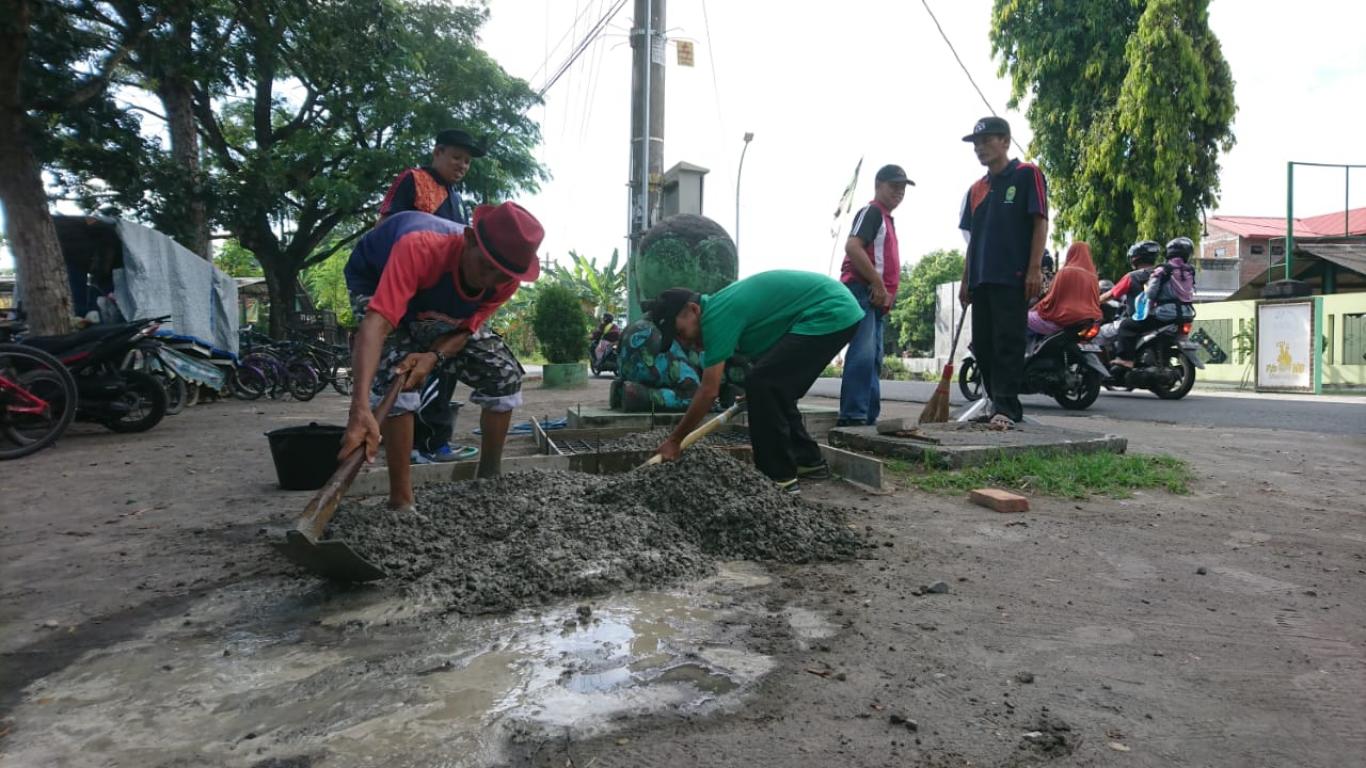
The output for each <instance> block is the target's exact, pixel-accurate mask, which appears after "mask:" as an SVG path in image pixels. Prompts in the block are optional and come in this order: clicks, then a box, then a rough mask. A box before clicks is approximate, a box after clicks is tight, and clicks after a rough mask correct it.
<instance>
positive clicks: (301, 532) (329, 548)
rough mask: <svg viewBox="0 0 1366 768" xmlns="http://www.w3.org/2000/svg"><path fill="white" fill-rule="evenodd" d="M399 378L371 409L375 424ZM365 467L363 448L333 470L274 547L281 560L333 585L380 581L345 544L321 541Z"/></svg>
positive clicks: (376, 572) (377, 572)
mask: <svg viewBox="0 0 1366 768" xmlns="http://www.w3.org/2000/svg"><path fill="white" fill-rule="evenodd" d="M403 380H404V377H403V376H395V377H394V383H393V385H391V386H390V387H389V391H388V392H386V393H384V399H383V400H380V401H379V405H377V406H375V410H374V416H375V421H377V422H383V421H384V417H385V416H388V415H389V409H390V408H391V407H393V405H394V401H395V400H397V399H398V393H399V392H400V391H401V390H402V389H403ZM364 463H365V446H364V445H359V446H357V447H356V450H354V451H352V452H351V454H350V455H348V456H347V457H346V458H345V459H344V460H343V461H342V463H341V465H340V466H338V467H337V471H336V472H333V473H332V477H330V478H328V481H327V484H326V485H324V486H323V487H322V488H320V489H318V492H317V493H315V494H313V498H311V499H309V500H308V506H306V507H304V513H303V514H302V515H300V516H299V519H298V520H295V521H294V527H293V528H291V529H289V531H287V532H286V533H285V540H284V541H283V542H278V543H276V544H275V548H276V549H278V550H279V551H280V552H281V553H282V554H284V556H285V557H287V558H289V559H290V560H291V561H293V562H294V563H295V564H296V565H301V566H303V567H304V568H307V569H308V570H310V571H312V572H314V573H316V574H318V575H319V576H322V577H324V578H328V579H332V580H334V581H374V580H375V579H382V578H384V575H385V574H384V571H382V570H380V569H379V567H378V566H376V565H375V564H374V563H371V562H370V561H369V560H366V559H365V558H363V557H361V556H360V554H358V553H357V552H356V551H355V550H354V549H352V548H351V547H350V545H348V544H347V543H346V542H344V541H341V540H340V539H323V538H322V535H323V530H324V529H325V528H327V524H328V522H329V521H331V520H332V514H333V513H334V512H336V511H337V504H339V503H340V502H341V498H342V495H343V494H345V493H346V489H347V488H350V487H351V481H352V480H355V479H356V475H357V474H358V473H359V472H360V467H361V464H364Z"/></svg>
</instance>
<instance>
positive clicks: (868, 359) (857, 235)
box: [838, 165, 915, 426]
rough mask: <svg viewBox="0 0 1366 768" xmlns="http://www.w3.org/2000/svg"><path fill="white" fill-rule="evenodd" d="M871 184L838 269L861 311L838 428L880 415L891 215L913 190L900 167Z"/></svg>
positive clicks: (890, 282) (891, 293) (891, 290)
mask: <svg viewBox="0 0 1366 768" xmlns="http://www.w3.org/2000/svg"><path fill="white" fill-rule="evenodd" d="M876 182H877V185H876V186H875V187H874V192H873V199H872V200H871V201H870V202H869V203H868V205H867V206H865V207H864V208H863V209H862V210H860V211H859V212H858V214H857V215H856V216H854V226H853V227H852V229H851V230H850V232H849V240H848V241H847V242H846V243H845V244H844V263H843V264H842V265H840V282H842V283H844V284H845V285H846V286H848V288H849V291H850V292H851V293H853V294H854V298H855V299H857V300H858V303H859V306H860V307H862V308H863V321H862V322H860V323H859V326H858V330H857V331H856V332H855V333H854V338H853V340H851V341H850V342H849V351H848V352H846V353H845V355H844V376H843V377H842V379H841V381H840V413H839V421H838V424H839V425H840V426H846V425H850V426H851V425H863V424H873V423H876V422H877V417H878V413H879V412H880V410H881V385H880V383H879V382H880V378H881V375H882V329H883V328H884V327H885V326H886V324H887V313H888V312H890V311H891V310H892V302H894V301H895V300H896V291H897V288H898V287H900V284H901V253H900V251H899V249H898V247H897V240H896V225H895V224H894V223H893V221H892V211H894V210H896V207H897V206H898V205H901V201H902V199H904V198H905V197H906V185H908V184H909V185H911V186H915V182H914V181H911V180H910V179H908V178H906V172H905V171H904V170H902V169H901V166H899V165H884V166H882V167H881V168H879V169H878V172H877V176H876Z"/></svg>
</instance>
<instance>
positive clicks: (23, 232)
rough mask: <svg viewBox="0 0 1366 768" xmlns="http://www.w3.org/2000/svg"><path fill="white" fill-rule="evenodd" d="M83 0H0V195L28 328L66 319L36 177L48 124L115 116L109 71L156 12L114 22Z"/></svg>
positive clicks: (59, 267)
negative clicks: (78, 118) (123, 21)
mask: <svg viewBox="0 0 1366 768" xmlns="http://www.w3.org/2000/svg"><path fill="white" fill-rule="evenodd" d="M91 6H92V4H91V3H88V2H80V3H78V2H74V1H72V2H61V1H60V0H47V1H46V2H32V0H3V2H0V203H3V205H4V208H5V226H6V230H7V231H6V235H7V237H8V239H9V240H10V242H11V247H12V249H13V252H14V257H15V263H16V266H17V268H18V275H19V279H20V280H21V281H22V285H23V298H24V309H25V312H26V313H27V316H28V322H29V327H30V329H31V330H32V331H33V332H34V333H35V334H57V333H65V332H67V331H69V330H70V329H71V327H72V317H71V313H72V305H71V288H70V286H69V283H68V281H67V275H66V265H65V262H64V261H63V259H62V252H61V246H60V245H59V243H58V240H57V229H56V227H55V226H54V225H53V222H52V215H51V213H50V212H49V211H48V201H47V192H46V190H45V189H44V186H43V177H42V161H43V158H44V157H47V156H50V155H49V153H50V152H51V147H52V144H53V142H54V141H55V137H54V134H55V133H56V132H55V131H53V128H54V126H56V125H59V124H61V123H62V121H64V120H69V119H72V118H73V117H78V116H79V117H80V118H82V119H85V120H87V121H92V122H95V123H99V124H102V125H117V123H118V115H119V113H120V109H119V108H118V107H116V106H115V105H113V103H112V101H111V99H110V98H109V83H110V80H111V78H112V77H113V76H114V74H115V72H116V71H117V70H118V69H119V67H120V66H122V65H123V64H124V62H125V61H126V60H127V58H128V56H129V54H130V53H131V52H132V50H133V48H134V47H136V46H137V45H138V44H139V43H140V42H141V40H142V39H143V38H144V37H145V36H146V34H147V32H148V30H149V29H150V28H151V27H152V26H154V25H155V24H156V23H158V21H159V20H158V19H157V18H156V17H155V16H152V15H148V16H142V15H139V14H138V13H133V14H130V19H129V20H128V21H127V23H123V24H117V23H112V22H111V21H110V20H109V19H108V17H106V16H103V15H102V14H99V13H98V9H96V14H95V16H94V18H90V17H89V16H88V15H87V16H82V15H81V14H80V12H82V11H88V10H89V9H90V7H91Z"/></svg>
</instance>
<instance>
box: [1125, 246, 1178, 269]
mask: <svg viewBox="0 0 1366 768" xmlns="http://www.w3.org/2000/svg"><path fill="white" fill-rule="evenodd" d="M1173 242H1175V241H1173ZM1161 254H1162V246H1160V245H1158V244H1157V241H1156V240H1143V241H1141V242H1137V243H1134V244H1133V245H1131V246H1129V265H1130V266H1133V267H1136V266H1138V265H1139V264H1156V263H1157V257H1158V256H1160V255H1161Z"/></svg>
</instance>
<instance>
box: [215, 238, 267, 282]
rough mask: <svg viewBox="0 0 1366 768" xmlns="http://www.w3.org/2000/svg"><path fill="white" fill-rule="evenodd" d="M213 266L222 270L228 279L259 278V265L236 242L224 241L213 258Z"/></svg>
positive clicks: (262, 273) (260, 274)
mask: <svg viewBox="0 0 1366 768" xmlns="http://www.w3.org/2000/svg"><path fill="white" fill-rule="evenodd" d="M213 265H214V266H215V267H218V268H219V269H221V270H223V272H224V273H225V274H227V275H228V277H261V276H262V275H264V274H265V273H264V272H262V271H261V264H260V263H259V262H258V261H256V257H255V256H253V255H251V251H248V250H247V249H246V248H243V247H242V244H241V243H239V242H237V241H236V240H225V241H223V245H222V246H221V247H220V248H219V249H218V254H217V255H216V256H214V257H213Z"/></svg>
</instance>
